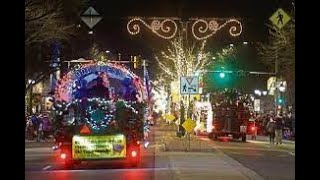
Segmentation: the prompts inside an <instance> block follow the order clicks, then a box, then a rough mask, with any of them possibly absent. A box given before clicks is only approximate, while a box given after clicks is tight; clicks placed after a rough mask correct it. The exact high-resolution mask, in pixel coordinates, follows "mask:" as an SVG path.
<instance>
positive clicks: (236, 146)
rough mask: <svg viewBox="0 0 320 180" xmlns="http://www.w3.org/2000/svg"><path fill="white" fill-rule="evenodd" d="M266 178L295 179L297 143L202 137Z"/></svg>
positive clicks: (276, 179)
mask: <svg viewBox="0 0 320 180" xmlns="http://www.w3.org/2000/svg"><path fill="white" fill-rule="evenodd" d="M201 139H202V140H204V141H206V142H208V143H209V144H210V145H211V146H212V147H213V148H215V149H216V150H218V151H221V152H223V153H224V154H226V155H227V156H229V157H230V158H232V159H234V160H236V161H238V162H239V163H241V164H242V165H243V166H245V167H247V168H249V169H251V170H253V171H254V172H256V173H257V174H259V175H261V176H262V177H263V178H264V179H275V180H278V179H279V180H292V179H295V144H294V143H286V142H284V143H283V144H281V145H270V144H269V142H268V141H261V140H260V141H253V140H248V142H246V143H242V142H234V141H225V140H219V141H212V140H209V139H208V138H201Z"/></svg>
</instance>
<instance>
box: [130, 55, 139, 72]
mask: <svg viewBox="0 0 320 180" xmlns="http://www.w3.org/2000/svg"><path fill="white" fill-rule="evenodd" d="M131 61H132V63H133V68H134V69H137V68H138V66H139V60H138V57H137V56H131Z"/></svg>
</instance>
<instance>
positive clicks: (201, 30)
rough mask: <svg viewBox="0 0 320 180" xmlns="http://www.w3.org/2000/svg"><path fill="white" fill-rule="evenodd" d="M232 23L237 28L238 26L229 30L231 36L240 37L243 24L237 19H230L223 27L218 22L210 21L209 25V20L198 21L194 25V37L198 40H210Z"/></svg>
mask: <svg viewBox="0 0 320 180" xmlns="http://www.w3.org/2000/svg"><path fill="white" fill-rule="evenodd" d="M232 23H235V24H236V25H237V26H236V25H233V26H231V27H230V29H229V34H230V35H231V36H233V37H236V36H239V35H240V34H241V32H242V24H241V22H240V21H238V20H236V19H229V20H227V21H225V22H224V23H223V24H221V25H219V23H218V21H217V20H210V21H209V23H208V20H204V19H196V21H195V22H194V23H193V24H192V28H191V30H192V35H193V37H194V38H196V39H197V40H204V39H208V38H210V37H211V36H213V35H214V34H216V33H217V32H218V31H219V30H220V29H222V28H223V27H225V26H226V25H228V24H232ZM196 27H198V28H196ZM210 31H211V33H210ZM208 32H209V34H208ZM205 34H207V35H205Z"/></svg>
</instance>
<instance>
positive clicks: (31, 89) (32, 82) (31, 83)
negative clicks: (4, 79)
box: [28, 79, 35, 115]
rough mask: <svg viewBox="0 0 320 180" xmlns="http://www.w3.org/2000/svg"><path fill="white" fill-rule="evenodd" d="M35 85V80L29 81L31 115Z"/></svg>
mask: <svg viewBox="0 0 320 180" xmlns="http://www.w3.org/2000/svg"><path fill="white" fill-rule="evenodd" d="M34 83H35V80H32V79H28V84H29V86H30V92H29V93H30V94H29V113H30V115H31V114H32V94H33V92H32V91H33V87H32V85H33V84H34Z"/></svg>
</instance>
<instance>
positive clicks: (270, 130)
mask: <svg viewBox="0 0 320 180" xmlns="http://www.w3.org/2000/svg"><path fill="white" fill-rule="evenodd" d="M275 129H276V123H275V121H274V120H273V117H270V121H269V122H268V124H267V132H268V134H269V138H270V144H274V137H275Z"/></svg>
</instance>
